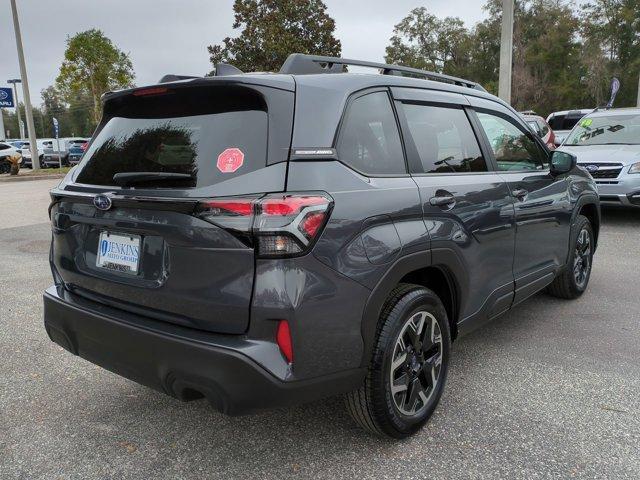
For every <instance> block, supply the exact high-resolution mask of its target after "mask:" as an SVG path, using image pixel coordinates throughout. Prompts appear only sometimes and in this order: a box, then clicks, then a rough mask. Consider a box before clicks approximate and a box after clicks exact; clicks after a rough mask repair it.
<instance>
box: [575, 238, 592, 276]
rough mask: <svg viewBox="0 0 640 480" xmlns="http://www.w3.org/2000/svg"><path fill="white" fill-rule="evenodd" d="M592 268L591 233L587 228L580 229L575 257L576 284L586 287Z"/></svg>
mask: <svg viewBox="0 0 640 480" xmlns="http://www.w3.org/2000/svg"><path fill="white" fill-rule="evenodd" d="M590 270H591V235H589V231H588V230H587V229H586V228H583V229H582V230H580V233H579V234H578V240H577V242H576V249H575V254H574V257H573V276H574V279H575V281H576V285H577V286H578V287H579V288H584V287H585V286H586V284H587V279H588V278H589V272H590Z"/></svg>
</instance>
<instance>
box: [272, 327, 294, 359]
mask: <svg viewBox="0 0 640 480" xmlns="http://www.w3.org/2000/svg"><path fill="white" fill-rule="evenodd" d="M276 342H277V343H278V347H279V348H280V352H281V353H282V356H284V358H286V360H287V362H288V363H292V362H293V345H292V344H291V332H290V330H289V323H288V322H287V321H286V320H280V321H279V322H278V330H277V332H276Z"/></svg>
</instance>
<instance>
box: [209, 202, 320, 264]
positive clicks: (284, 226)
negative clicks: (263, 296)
mask: <svg viewBox="0 0 640 480" xmlns="http://www.w3.org/2000/svg"><path fill="white" fill-rule="evenodd" d="M331 206H332V202H331V200H330V199H329V198H328V196H325V195H299V194H270V195H265V196H263V197H261V198H224V199H223V198H221V199H214V200H209V201H205V202H202V203H201V204H200V209H199V212H200V213H199V215H200V217H201V218H204V219H205V220H207V221H209V222H211V223H214V224H216V225H218V226H220V227H222V228H225V229H227V230H232V231H235V232H238V233H242V234H245V235H248V236H250V237H251V238H252V239H253V241H254V244H255V245H256V250H257V253H258V255H259V256H262V257H279V256H290V255H299V254H303V253H305V252H306V251H307V249H308V247H310V246H311V244H312V243H313V242H314V241H315V240H316V239H317V238H318V237H319V235H320V233H321V232H322V229H323V228H324V226H325V224H326V222H327V219H328V218H329V214H330V210H331Z"/></svg>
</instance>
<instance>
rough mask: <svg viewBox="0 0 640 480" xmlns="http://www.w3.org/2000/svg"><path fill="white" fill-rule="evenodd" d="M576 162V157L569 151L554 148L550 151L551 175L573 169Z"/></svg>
mask: <svg viewBox="0 0 640 480" xmlns="http://www.w3.org/2000/svg"><path fill="white" fill-rule="evenodd" d="M577 163H578V157H576V156H575V155H573V154H571V153H567V152H561V151H559V150H554V151H553V152H551V175H561V174H563V173H568V172H570V171H571V170H573V169H574V168H575V167H576V165H577Z"/></svg>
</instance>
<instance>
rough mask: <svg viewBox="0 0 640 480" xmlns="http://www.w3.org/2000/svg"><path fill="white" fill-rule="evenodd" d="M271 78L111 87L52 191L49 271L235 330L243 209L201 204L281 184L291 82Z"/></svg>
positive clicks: (94, 291)
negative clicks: (116, 91) (82, 150)
mask: <svg viewBox="0 0 640 480" xmlns="http://www.w3.org/2000/svg"><path fill="white" fill-rule="evenodd" d="M279 87H280V88H278V89H274V88H269V87H265V86H257V85H252V86H246V85H244V86H243V85H238V84H232V83H230V82H229V81H227V82H219V81H215V80H210V81H206V80H203V81H201V82H200V83H198V84H196V85H189V84H187V85H185V84H176V85H168V86H162V87H154V88H148V89H138V90H134V91H132V92H129V93H126V94H121V95H117V96H116V97H114V98H110V99H108V100H107V103H106V105H105V111H104V118H103V120H102V122H101V124H100V126H99V128H98V130H97V132H96V135H95V137H94V138H93V140H92V142H91V145H90V147H89V148H88V150H87V151H86V154H85V155H84V157H83V159H82V161H81V163H80V165H79V166H78V169H77V171H75V172H74V173H73V174H72V178H71V179H70V180H67V181H66V182H63V183H62V184H61V185H60V186H59V187H58V188H57V189H55V190H54V191H53V192H52V197H53V200H54V202H53V205H52V208H51V220H52V224H53V245H52V257H51V260H52V266H53V269H54V276H56V277H57V280H58V283H59V284H60V285H64V287H65V288H67V289H68V290H70V291H72V292H75V293H76V294H79V295H82V296H85V297H88V298H91V299H93V300H96V301H99V302H102V303H104V304H107V305H111V306H114V307H117V308H121V309H124V310H129V311H132V312H135V313H139V314H142V315H145V316H147V317H151V318H155V319H157V320H161V321H168V322H173V323H177V324H181V325H187V326H190V327H193V328H199V329H203V330H210V331H216V332H223V333H242V332H244V331H245V330H246V328H247V326H248V322H249V306H250V299H251V293H252V288H253V276H254V263H255V261H254V249H253V245H252V244H251V241H250V239H248V238H246V235H243V234H241V233H240V230H244V231H247V230H248V229H249V226H247V225H244V224H243V222H244V223H246V222H247V221H248V220H247V219H248V218H250V217H248V216H247V215H244V214H243V213H244V212H243V211H241V210H238V209H234V207H233V203H232V202H231V203H229V205H230V207H229V211H228V213H229V215H226V216H218V217H216V219H215V220H211V218H212V217H211V216H204V215H200V214H199V211H200V208H199V206H200V205H203V204H205V203H206V202H207V200H211V199H220V198H221V197H222V198H228V197H233V196H236V195H244V196H255V197H256V198H258V197H260V196H261V195H262V194H264V193H267V192H277V191H283V190H284V186H285V173H286V159H287V154H288V149H289V145H290V137H291V125H292V118H293V96H294V94H293V86H292V85H291V90H286V89H283V88H282V82H281V83H280V85H279ZM118 174H120V175H121V174H129V175H133V176H134V178H138V179H137V180H134V181H130V182H124V183H123V182H122V181H116V179H117V178H119V177H117V175H118ZM139 174H145V175H146V174H148V178H147V179H144V178H142V177H141V176H140V175H139ZM158 175H160V176H158Z"/></svg>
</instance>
